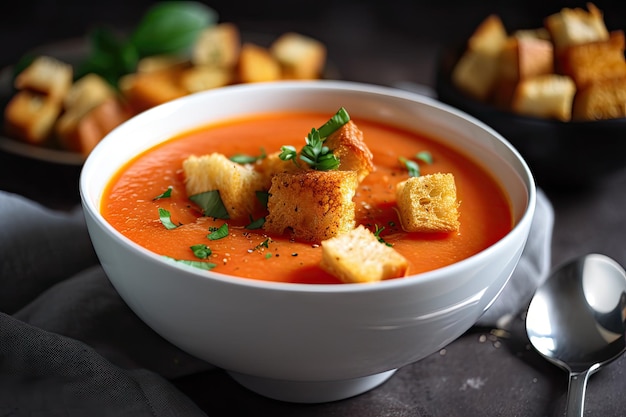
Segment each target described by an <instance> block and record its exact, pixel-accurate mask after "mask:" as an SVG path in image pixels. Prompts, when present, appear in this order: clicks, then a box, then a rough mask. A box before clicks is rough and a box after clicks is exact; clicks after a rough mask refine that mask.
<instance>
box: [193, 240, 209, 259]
mask: <svg viewBox="0 0 626 417" xmlns="http://www.w3.org/2000/svg"><path fill="white" fill-rule="evenodd" d="M189 249H191V251H192V252H193V254H194V256H195V257H196V258H200V259H206V258H208V257H209V256H210V255H211V254H212V253H213V251H212V250H211V248H209V247H208V246H207V245H205V244H204V243H200V244H197V245H192V246H190V247H189Z"/></svg>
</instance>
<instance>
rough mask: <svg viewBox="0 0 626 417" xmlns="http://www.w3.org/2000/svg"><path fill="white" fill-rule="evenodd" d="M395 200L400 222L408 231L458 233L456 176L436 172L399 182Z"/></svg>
mask: <svg viewBox="0 0 626 417" xmlns="http://www.w3.org/2000/svg"><path fill="white" fill-rule="evenodd" d="M396 199H397V204H398V212H399V215H400V223H401V224H402V228H403V229H404V230H405V231H407V232H456V231H458V230H459V227H460V221H459V211H458V207H459V203H458V202H457V198H456V184H455V182H454V175H452V174H450V173H436V174H429V175H422V176H419V177H411V178H409V179H407V180H405V181H402V182H400V183H398V185H397V188H396Z"/></svg>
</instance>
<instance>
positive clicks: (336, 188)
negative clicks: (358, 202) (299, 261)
mask: <svg viewBox="0 0 626 417" xmlns="http://www.w3.org/2000/svg"><path fill="white" fill-rule="evenodd" d="M357 185H358V181H357V175H356V172H354V171H315V170H298V171H295V172H284V173H278V174H276V175H274V177H273V178H272V186H271V188H270V190H269V201H268V207H267V208H268V212H269V214H268V215H267V217H266V219H265V224H264V225H263V228H264V229H265V230H266V231H267V232H268V233H274V234H284V233H286V232H289V233H291V235H292V237H293V238H294V239H297V240H303V241H308V242H321V241H322V240H326V239H329V238H331V237H333V236H336V235H338V234H341V233H345V232H347V231H349V230H352V229H353V228H354V225H355V205H354V201H352V198H353V197H354V195H355V194H356V188H357Z"/></svg>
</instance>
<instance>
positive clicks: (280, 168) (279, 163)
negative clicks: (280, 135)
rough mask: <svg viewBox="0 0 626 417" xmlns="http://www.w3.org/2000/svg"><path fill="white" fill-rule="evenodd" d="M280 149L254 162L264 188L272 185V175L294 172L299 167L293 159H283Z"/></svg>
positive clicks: (267, 188) (266, 188)
mask: <svg viewBox="0 0 626 417" xmlns="http://www.w3.org/2000/svg"><path fill="white" fill-rule="evenodd" d="M280 153H281V152H280V151H277V152H273V153H271V154H269V155H267V156H266V157H265V158H263V159H259V160H258V161H256V162H255V164H254V169H255V170H256V171H257V172H258V173H259V174H261V178H262V180H261V183H262V184H263V189H264V190H269V189H270V187H271V186H272V177H273V176H274V175H276V174H278V173H281V172H294V171H298V170H300V169H301V168H299V167H298V166H297V165H296V164H294V163H293V161H292V160H289V161H283V160H282V159H280V157H279V155H280Z"/></svg>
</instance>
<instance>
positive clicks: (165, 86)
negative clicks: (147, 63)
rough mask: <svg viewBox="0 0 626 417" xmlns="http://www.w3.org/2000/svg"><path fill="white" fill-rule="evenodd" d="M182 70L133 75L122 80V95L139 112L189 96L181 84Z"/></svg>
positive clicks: (120, 84)
mask: <svg viewBox="0 0 626 417" xmlns="http://www.w3.org/2000/svg"><path fill="white" fill-rule="evenodd" d="M180 75H181V69H180V68H175V69H169V70H163V71H154V72H147V73H133V74H128V75H125V76H124V77H122V78H121V79H120V82H119V86H120V90H121V91H122V95H123V96H124V98H125V99H126V100H127V101H128V103H129V104H130V105H131V106H132V107H133V108H134V109H135V110H136V111H138V112H141V111H144V110H147V109H149V108H152V107H155V106H158V105H159V104H163V103H165V102H168V101H170V100H174V99H176V98H179V97H183V96H185V95H187V94H188V92H187V90H185V89H184V88H183V87H182V86H181V85H180V83H179V80H180Z"/></svg>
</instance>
